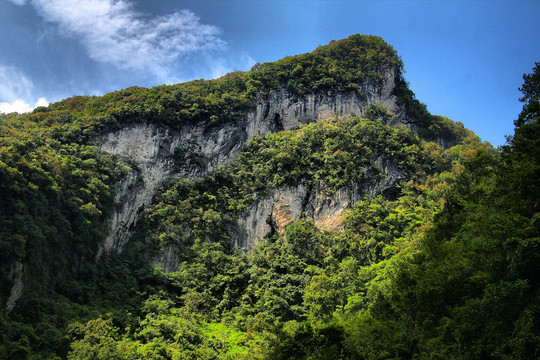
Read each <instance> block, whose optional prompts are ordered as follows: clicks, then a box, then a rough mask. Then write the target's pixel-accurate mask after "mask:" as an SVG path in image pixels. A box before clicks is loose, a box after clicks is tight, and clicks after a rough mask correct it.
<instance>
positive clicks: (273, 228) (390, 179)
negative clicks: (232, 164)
mask: <svg viewBox="0 0 540 360" xmlns="http://www.w3.org/2000/svg"><path fill="white" fill-rule="evenodd" d="M374 166H375V167H377V168H378V170H379V171H381V172H382V173H383V174H384V175H385V176H384V177H382V178H381V179H379V180H376V179H368V180H367V181H365V184H366V185H365V187H363V188H360V187H359V185H358V184H356V183H351V184H350V185H348V186H344V187H341V188H339V189H337V190H334V191H330V190H329V189H328V188H327V187H325V186H324V185H323V184H322V183H317V184H316V185H315V186H308V185H306V184H305V183H300V184H298V185H297V186H283V187H280V188H277V189H273V190H272V191H271V192H270V193H269V194H267V195H264V196H262V197H259V198H257V199H255V201H254V202H253V204H251V206H249V207H248V208H247V209H246V210H245V211H244V212H243V213H242V214H241V215H240V216H239V217H238V220H237V222H236V226H234V227H232V228H231V229H229V236H230V237H231V241H232V243H233V244H234V245H235V246H236V247H238V248H241V249H249V248H252V247H253V246H254V245H256V244H258V243H259V242H260V241H261V240H262V239H263V238H264V236H266V235H267V234H274V233H278V234H280V235H282V234H283V231H284V229H285V227H286V226H287V225H289V224H290V223H291V222H293V221H298V220H300V219H309V220H311V221H312V222H313V224H314V225H315V226H316V227H317V228H319V229H321V230H323V231H324V230H328V231H332V230H335V229H337V228H339V227H340V226H341V224H342V215H343V213H344V211H345V210H346V209H348V208H350V207H351V206H353V205H354V204H356V203H357V202H359V201H360V200H362V198H363V197H364V196H365V195H367V196H369V197H375V196H377V195H379V194H381V193H382V192H383V191H385V190H387V189H389V188H390V187H392V186H393V185H394V184H395V183H396V182H397V181H399V180H400V179H402V178H403V174H402V173H401V172H400V171H399V170H398V168H397V165H396V164H395V163H394V162H392V161H385V160H383V159H382V158H378V159H376V160H375V161H374Z"/></svg>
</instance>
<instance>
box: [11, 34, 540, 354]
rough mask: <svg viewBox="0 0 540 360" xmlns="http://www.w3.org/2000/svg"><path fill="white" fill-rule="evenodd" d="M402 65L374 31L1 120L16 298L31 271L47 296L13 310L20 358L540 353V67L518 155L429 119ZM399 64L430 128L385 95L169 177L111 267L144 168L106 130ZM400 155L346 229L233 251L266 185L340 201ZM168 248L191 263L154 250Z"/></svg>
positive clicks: (28, 286) (356, 82) (345, 83)
mask: <svg viewBox="0 0 540 360" xmlns="http://www.w3.org/2000/svg"><path fill="white" fill-rule="evenodd" d="M401 66H402V64H401V61H400V60H399V58H398V57H397V55H396V54H395V52H394V51H393V49H392V48H391V47H390V46H389V45H387V44H385V43H384V42H383V41H382V40H381V39H380V38H376V37H366V36H360V35H354V36H352V37H350V38H348V39H345V40H342V41H337V42H332V43H331V44H329V45H327V46H323V47H320V48H318V49H317V50H315V51H314V52H313V53H309V54H304V55H298V56H294V57H289V58H286V59H283V60H281V61H278V62H276V63H269V64H262V65H257V66H256V67H254V69H252V71H250V72H246V73H242V72H239V73H233V74H230V75H228V76H226V77H224V78H222V79H218V80H213V81H204V80H198V81H193V82H190V83H186V84H179V85H172V86H161V87H157V88H153V89H143V88H130V89H126V90H122V91H118V92H115V93H111V94H108V95H105V96H103V97H99V98H98V97H74V98H71V99H66V100H64V101H62V102H59V103H56V104H53V105H51V106H49V107H48V108H39V109H36V111H35V112H34V113H33V114H28V115H23V116H14V115H1V116H0V135H1V140H0V306H1V308H2V311H4V309H6V308H9V307H10V306H12V305H10V303H9V298H10V295H11V289H12V288H13V286H14V285H17V282H22V283H24V286H25V295H24V298H23V299H21V301H18V302H17V304H16V306H15V307H14V308H13V309H11V308H10V309H9V310H11V311H9V312H3V313H2V314H1V315H0V328H1V329H2V331H1V332H0V358H6V359H24V358H30V359H58V358H68V359H329V358H335V359H401V358H402V359H408V358H418V359H424V358H426V359H448V358H455V359H477V358H485V359H529V358H530V359H536V358H538V356H540V338H539V336H538V334H539V333H540V309H539V308H538V302H539V300H540V287H539V285H540V284H539V279H540V273H539V271H538V266H537V264H538V261H540V259H539V256H540V255H539V254H540V251H539V239H540V222H539V221H540V220H539V218H540V215H539V214H540V213H539V205H540V204H539V202H538V200H539V197H538V193H539V186H540V183H539V179H540V174H539V169H540V165H539V162H538V159H539V158H540V156H539V153H538V152H539V149H540V144H538V141H539V138H540V137H539V135H540V134H539V129H540V123H539V121H540V110H539V109H540V105H539V104H540V99H539V93H540V64H538V63H537V64H536V67H535V68H534V70H533V73H531V74H529V75H525V76H524V85H523V87H522V89H521V90H522V92H523V94H524V97H523V98H522V101H523V102H524V108H523V111H522V113H521V114H520V115H519V118H518V120H516V122H515V125H516V128H515V134H514V135H513V136H512V137H510V138H509V141H508V144H507V145H506V146H504V147H502V148H501V149H500V150H499V151H496V150H494V149H493V148H492V147H491V146H489V144H482V143H480V141H479V139H478V137H476V136H475V135H474V134H472V133H471V132H470V131H468V130H466V129H464V128H463V126H462V125H461V124H459V123H457V124H456V123H453V122H452V121H450V120H449V119H446V118H443V117H439V116H433V115H431V114H429V113H428V112H427V110H426V109H425V106H423V105H422V104H421V103H419V102H418V101H417V100H416V99H414V95H413V94H412V92H411V91H410V90H409V89H408V88H407V87H406V83H405V82H404V80H403V79H402V77H401V71H400V69H401ZM389 69H397V71H396V80H397V84H398V86H397V87H396V90H395V94H396V95H397V96H398V98H399V101H400V102H401V105H402V106H404V107H405V108H406V110H407V111H408V112H409V116H410V117H411V119H412V120H414V121H415V122H416V126H415V129H416V131H411V130H409V129H407V128H405V127H395V128H391V127H388V126H386V125H385V124H386V120H387V119H386V117H387V116H388V114H387V113H386V111H385V110H384V108H382V107H381V106H378V105H372V106H371V107H370V108H368V109H366V112H365V114H366V115H365V117H364V118H359V117H342V118H339V117H336V118H333V119H327V120H325V121H320V122H317V123H315V124H311V125H306V126H304V127H302V128H300V129H297V130H292V131H284V132H279V133H276V134H270V135H268V136H266V137H265V138H260V137H259V138H255V139H254V140H253V141H252V142H250V143H249V144H248V146H247V148H246V149H245V150H244V151H243V152H242V153H241V154H240V155H239V156H238V157H237V158H236V160H235V161H234V162H233V163H232V164H230V165H229V166H227V167H224V168H222V169H220V170H219V171H217V172H214V173H210V174H208V175H207V176H205V177H204V178H201V179H198V180H196V181H193V182H191V181H188V180H184V179H171V180H170V181H169V182H167V183H166V185H165V186H164V187H163V189H162V190H161V192H160V194H158V196H156V198H155V200H154V202H153V203H152V204H150V205H149V206H147V207H146V208H145V209H144V210H143V217H142V219H141V220H140V221H139V223H138V227H137V229H135V230H136V232H135V235H134V236H133V237H132V241H130V243H129V244H128V246H127V247H126V248H125V249H124V250H123V252H122V253H113V252H108V253H107V252H106V253H103V254H102V255H101V257H100V259H99V261H96V256H97V254H98V252H99V251H100V244H102V242H103V240H104V239H105V237H106V231H107V229H106V222H107V219H108V217H109V216H110V213H111V211H112V210H113V206H114V201H113V200H114V183H115V182H116V181H117V180H118V179H120V178H122V176H124V175H125V174H126V173H128V172H129V171H131V170H132V168H133V166H134V165H130V164H128V163H125V162H123V161H120V160H119V159H115V158H114V157H112V156H111V155H108V154H104V153H101V152H99V151H98V150H97V148H96V147H95V146H92V139H94V138H95V136H96V135H98V134H101V133H103V132H104V131H109V130H111V129H116V128H121V127H122V126H125V125H126V124H130V123H132V122H137V121H143V120H144V121H151V122H155V123H158V124H163V125H167V126H171V127H180V126H182V124H185V123H187V122H190V123H193V122H197V123H199V124H200V125H201V126H214V125H216V124H219V123H220V122H226V121H235V119H237V118H238V117H240V116H243V114H245V112H246V111H248V110H249V109H251V108H252V107H253V106H254V104H255V101H256V100H257V98H258V97H259V98H260V97H262V98H264V97H267V96H270V95H271V91H273V90H274V91H275V90H276V89H278V88H285V89H287V91H289V92H290V93H291V94H293V95H295V96H303V95H305V94H309V93H316V92H320V91H336V92H346V91H358V93H359V94H360V95H361V88H360V87H361V85H362V84H364V83H366V82H377V81H380V80H381V77H382V76H385V74H386V72H387V71H388V70H389ZM433 141H438V142H439V143H447V144H452V145H454V144H455V146H452V147H448V148H441V147H440V146H439V145H437V143H435V142H433ZM177 160H178V161H182V159H181V157H179V159H177ZM385 162H386V163H390V162H391V163H392V164H394V165H395V167H396V169H397V171H399V173H400V174H401V178H400V179H399V181H397V182H396V183H395V184H394V185H393V186H391V187H390V188H388V189H386V190H385V191H384V192H383V193H382V194H380V195H379V196H374V197H369V196H366V197H365V198H363V200H361V201H359V202H358V203H356V204H355V205H354V206H353V207H351V208H350V209H348V211H347V212H346V213H345V215H344V217H343V221H342V226H341V227H339V228H337V229H336V230H334V231H325V230H324V229H319V228H317V227H316V226H315V225H314V224H313V223H311V222H310V221H309V220H306V219H301V220H299V221H297V222H292V223H291V224H289V225H288V226H287V227H285V228H284V229H283V231H276V232H274V233H270V234H268V235H267V237H266V238H265V239H264V241H262V242H260V243H259V244H257V245H256V246H255V247H254V248H252V249H250V250H249V251H247V252H242V251H238V249H235V248H234V247H232V246H231V244H230V238H229V233H228V231H227V229H228V228H229V227H230V226H231V224H233V223H234V221H235V219H236V218H237V217H238V216H239V214H240V213H241V212H242V210H244V209H246V207H248V206H249V205H250V204H251V203H252V202H253V200H254V198H255V197H257V196H258V195H260V194H262V193H264V192H267V191H270V190H271V189H277V188H280V187H283V186H295V185H298V184H300V183H302V184H307V185H308V186H315V185H317V186H320V187H321V188H323V189H324V190H325V191H326V192H327V193H328V195H329V196H331V195H332V193H334V192H335V191H338V190H339V189H341V188H344V187H347V186H351V184H355V185H356V186H359V187H360V188H361V187H362V186H363V184H367V183H370V182H373V181H376V180H377V179H381V178H383V177H384V171H383V169H382V164H384V163H385ZM168 246H173V247H175V248H176V249H177V251H178V253H179V261H180V264H179V266H178V268H177V269H176V271H174V272H172V273H165V272H164V271H162V270H161V269H159V268H153V267H152V266H151V265H150V263H149V261H148V256H147V254H148V253H152V252H153V251H156V250H159V249H163V248H165V247H168ZM18 264H21V265H22V269H23V270H22V271H20V268H19V270H17V269H18V266H20V265H18Z"/></svg>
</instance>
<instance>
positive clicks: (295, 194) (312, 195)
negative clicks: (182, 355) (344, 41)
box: [98, 69, 407, 253]
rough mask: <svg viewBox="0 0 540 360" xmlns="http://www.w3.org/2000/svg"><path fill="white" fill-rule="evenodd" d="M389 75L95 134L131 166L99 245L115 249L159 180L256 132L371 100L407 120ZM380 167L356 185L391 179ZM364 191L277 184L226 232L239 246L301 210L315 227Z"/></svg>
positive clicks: (230, 152) (210, 165)
mask: <svg viewBox="0 0 540 360" xmlns="http://www.w3.org/2000/svg"><path fill="white" fill-rule="evenodd" d="M394 79H395V70H394V69H390V70H388V71H387V72H386V74H385V76H384V79H383V80H382V81H381V82H377V83H376V82H373V83H365V84H362V85H361V86H360V91H358V92H356V91H353V92H349V93H325V94H321V93H319V94H309V95H306V96H302V97H298V96H291V95H290V94H289V93H288V92H287V91H286V90H285V89H280V90H277V91H275V92H273V93H272V94H270V95H269V96H268V97H267V98H264V99H263V98H259V99H258V101H257V105H256V107H255V108H254V109H253V110H252V111H251V112H248V113H247V115H246V116H245V117H243V118H241V119H238V120H237V121H235V122H230V123H227V124H221V125H219V126H210V125H206V126H205V124H197V125H185V126H183V127H182V128H181V129H180V130H172V129H170V128H166V127H162V126H157V125H155V124H150V123H137V124H133V125H131V126H128V127H126V128H124V129H122V130H120V131H115V132H111V133H109V134H106V135H105V136H103V137H102V138H101V139H99V141H98V146H99V148H100V149H101V150H103V151H106V152H108V153H111V154H114V155H117V156H119V157H121V158H123V159H125V161H126V162H128V163H131V164H133V170H132V171H131V172H130V173H129V174H128V175H126V177H125V178H124V179H122V180H121V181H119V182H118V183H117V184H116V211H115V212H114V214H113V216H112V218H111V220H110V229H111V230H110V233H109V236H108V237H107V240H106V242H105V244H104V246H103V249H105V250H108V249H111V248H115V249H118V250H121V249H122V247H123V246H124V245H125V243H126V242H127V241H128V239H129V236H130V229H132V228H133V226H134V225H135V223H136V221H137V216H138V212H139V209H140V208H141V207H142V206H145V205H147V204H149V203H150V202H151V201H152V198H153V197H154V195H155V194H156V192H157V191H158V189H159V188H160V186H162V185H163V182H164V180H165V179H166V178H168V177H171V176H175V177H185V178H190V179H195V178H197V177H200V176H203V175H204V174H206V173H208V172H210V171H214V170H217V169H218V168H219V167H220V166H222V165H225V164H228V163H230V162H232V161H233V160H234V158H235V157H236V155H238V153H239V152H240V151H241V150H242V149H243V148H244V146H245V144H246V142H247V141H249V140H251V139H253V138H254V137H256V136H263V135H265V134H267V133H271V132H276V131H280V130H291V129H294V128H297V127H299V126H300V125H301V124H305V123H310V122H314V121H317V120H321V119H327V118H330V117H334V116H349V115H358V116H362V114H363V112H364V109H365V107H366V106H367V105H369V104H371V103H379V104H382V105H383V106H385V107H386V108H387V110H388V111H390V112H391V113H393V114H394V116H393V117H392V119H391V121H390V122H391V125H396V124H407V119H406V116H405V115H404V112H403V111H401V109H400V108H399V107H398V106H397V105H396V97H395V96H394V95H392V91H393V89H394V87H395V82H394ZM387 170H388V171H389V172H387V173H388V174H389V178H388V179H387V180H386V183H380V184H378V185H373V187H372V188H370V189H363V191H367V193H368V194H370V195H373V194H376V193H380V191H381V189H382V188H384V187H385V186H387V185H388V184H390V183H393V182H394V181H395V179H394V178H392V177H391V176H392V175H391V174H392V171H391V170H392V169H387ZM364 193H365V192H359V191H358V189H349V190H338V191H337V192H335V193H334V194H333V195H332V196H327V195H325V194H324V191H323V190H322V189H318V188H316V189H308V188H307V187H306V186H303V185H300V186H298V187H297V188H284V189H280V190H278V191H277V192H275V193H273V194H271V195H269V196H268V197H266V198H264V199H257V200H256V201H255V203H254V204H253V205H252V206H251V208H250V210H249V211H248V212H247V213H246V214H245V216H243V217H241V220H239V223H238V226H239V230H238V231H236V233H235V231H232V233H235V234H236V235H234V236H233V238H234V242H235V243H236V244H237V245H238V246H239V247H249V246H251V245H252V244H254V243H256V242H257V241H259V240H260V239H261V238H262V237H263V236H264V235H265V234H266V233H267V232H268V231H269V230H271V229H272V226H274V225H272V224H273V222H275V226H277V228H278V229H283V228H284V226H285V225H286V224H287V223H288V222H290V221H294V220H298V219H299V217H300V216H301V214H302V213H305V214H307V215H306V216H308V217H311V218H312V219H313V220H314V221H315V223H316V224H317V225H320V226H323V227H324V226H331V225H330V224H331V223H333V222H335V219H336V218H337V217H339V215H340V214H341V213H342V212H343V210H344V209H345V208H346V207H348V206H350V205H351V204H353V203H354V202H355V201H357V199H358V198H359V197H360V196H361V194H364ZM332 226H333V225H332ZM100 253H101V252H100Z"/></svg>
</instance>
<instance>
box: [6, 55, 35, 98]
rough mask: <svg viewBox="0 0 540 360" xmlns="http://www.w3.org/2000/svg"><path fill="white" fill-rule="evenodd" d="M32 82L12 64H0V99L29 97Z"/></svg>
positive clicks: (30, 95)
mask: <svg viewBox="0 0 540 360" xmlns="http://www.w3.org/2000/svg"><path fill="white" fill-rule="evenodd" d="M33 88H34V84H33V83H32V81H30V80H29V79H28V78H27V77H26V76H25V75H24V74H23V73H21V72H20V71H19V70H18V69H17V68H15V67H13V66H4V65H1V64H0V101H1V100H3V101H14V100H16V99H20V98H22V99H30V98H31V97H32V90H33Z"/></svg>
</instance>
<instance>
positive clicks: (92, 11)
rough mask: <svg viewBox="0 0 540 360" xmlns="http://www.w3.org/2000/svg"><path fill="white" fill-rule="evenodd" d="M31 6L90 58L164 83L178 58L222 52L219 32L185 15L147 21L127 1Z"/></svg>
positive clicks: (42, 1)
mask: <svg viewBox="0 0 540 360" xmlns="http://www.w3.org/2000/svg"><path fill="white" fill-rule="evenodd" d="M17 1H18V0H17ZM32 4H33V5H34V7H35V8H36V9H37V10H38V12H39V13H40V14H41V16H42V17H43V18H44V19H46V20H47V21H49V22H52V23H56V24H58V25H59V27H60V29H62V30H63V31H64V32H65V33H66V34H68V35H70V36H75V37H76V38H78V39H80V41H81V43H82V44H83V45H84V46H85V47H86V49H87V51H88V54H89V56H90V57H91V58H92V59H94V60H96V61H99V62H103V63H109V64H112V65H114V66H115V67H117V68H119V69H125V70H135V71H144V72H151V73H153V74H154V75H155V76H158V78H160V79H164V80H166V79H167V78H168V76H170V73H171V72H172V71H173V70H174V67H175V62H176V61H177V60H178V59H179V58H180V57H181V56H183V55H187V54H190V53H193V52H196V51H206V50H216V49H222V48H224V47H225V42H224V41H223V40H222V39H221V38H220V37H219V35H220V31H219V29H218V28H217V27H215V26H212V25H205V24H201V23H200V19H199V18H198V17H197V16H196V15H195V14H193V13H192V12H191V11H189V10H180V11H177V12H174V13H172V14H169V15H164V16H158V17H154V18H149V17H147V16H145V15H144V14H141V13H139V12H137V11H136V10H135V9H134V8H133V6H132V4H131V2H130V1H129V0H79V1H73V0H32Z"/></svg>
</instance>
